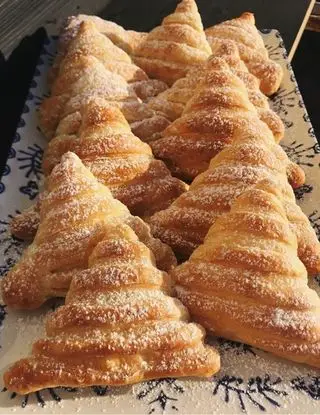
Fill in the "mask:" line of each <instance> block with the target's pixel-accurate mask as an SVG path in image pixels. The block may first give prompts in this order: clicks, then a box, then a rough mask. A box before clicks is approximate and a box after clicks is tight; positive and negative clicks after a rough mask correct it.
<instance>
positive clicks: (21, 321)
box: [0, 30, 320, 414]
mask: <svg viewBox="0 0 320 415" xmlns="http://www.w3.org/2000/svg"><path fill="white" fill-rule="evenodd" d="M263 36H264V39H265V42H266V45H267V47H268V50H269V53H270V56H271V58H273V59H275V60H277V61H278V62H280V63H281V65H282V66H283V69H284V74H285V75H284V80H283V83H282V85H281V88H280V90H279V91H278V93H277V94H276V95H275V96H274V97H273V98H272V101H271V105H272V107H273V108H274V110H275V111H276V112H277V113H278V114H279V115H280V117H281V118H282V119H283V121H284V123H285V125H286V128H287V130H286V136H285V139H284V140H283V141H282V146H283V147H284V149H285V150H286V152H287V153H288V155H289V156H290V158H291V159H292V160H294V161H295V162H297V163H298V164H300V165H301V166H302V167H303V168H304V169H305V172H306V184H305V185H304V186H302V187H301V188H300V189H298V191H297V192H296V196H297V199H298V203H299V204H300V205H301V206H302V208H303V210H304V212H305V213H306V214H307V215H308V216H309V219H310V221H311V223H312V225H313V226H314V228H315V229H316V232H317V233H318V235H319V236H320V208H318V203H319V201H320V189H319V186H320V173H319V165H320V146H319V144H318V143H317V141H316V138H315V136H314V133H313V129H312V126H311V124H310V121H309V117H308V114H307V112H306V109H305V107H304V104H303V100H302V98H301V95H300V92H299V89H298V86H297V83H296V81H295V78H294V74H293V72H292V69H291V67H290V64H289V63H288V61H287V56H286V51H285V49H284V46H283V42H282V39H281V37H280V35H279V33H278V32H277V31H275V30H272V31H264V34H263ZM55 44H56V38H55V37H51V38H50V39H48V41H47V43H46V45H45V48H44V50H43V52H42V54H41V56H40V60H39V63H38V66H37V69H36V72H35V75H34V79H33V81H32V84H31V88H30V92H29V94H28V97H27V101H26V103H25V106H24V109H23V113H22V116H21V119H20V122H19V126H18V129H17V132H16V134H15V137H14V141H13V145H12V148H11V151H10V154H9V158H8V161H7V165H6V168H5V173H4V176H3V178H2V182H1V183H0V198H1V199H0V275H4V274H5V273H6V272H7V271H8V270H9V269H10V268H11V267H12V266H13V264H14V263H15V262H16V261H17V260H18V258H19V256H20V255H21V252H22V250H23V247H24V243H23V242H21V241H19V240H18V239H15V238H12V237H11V235H10V233H9V232H8V225H9V222H10V219H11V217H12V216H13V215H15V214H16V213H17V212H19V211H21V210H22V209H24V208H25V207H27V206H29V205H30V204H31V203H33V202H34V200H35V198H36V197H37V195H38V193H39V188H40V187H41V180H42V177H43V174H42V171H41V158H42V154H43V149H44V148H45V146H46V140H45V138H44V137H43V136H42V134H41V133H40V132H39V129H38V127H37V115H36V112H37V108H38V106H39V104H40V102H41V99H42V97H43V96H44V95H45V94H46V92H47V91H46V75H47V70H48V67H49V66H50V64H51V63H52V59H53V55H54V50H55ZM310 285H312V287H313V288H315V289H316V290H317V291H318V292H319V293H320V279H318V280H317V279H313V280H312V281H311V280H310ZM57 305H58V301H52V302H51V303H50V304H48V305H46V306H45V307H43V308H42V309H40V310H38V311H36V312H32V313H31V312H28V313H17V312H12V311H8V310H7V309H6V307H5V306H3V305H0V371H1V373H2V372H3V370H4V369H5V368H6V367H7V366H8V365H9V364H10V363H12V362H13V361H14V360H16V359H18V358H20V357H22V356H25V355H26V354H27V353H28V349H30V347H31V344H32V342H33V341H34V340H35V339H36V338H39V336H41V334H42V331H43V320H44V318H45V315H46V313H48V312H50V310H53V309H54V308H55V307H57ZM208 341H209V342H210V343H212V344H214V345H216V347H217V348H218V349H219V351H220V353H221V360H222V365H221V370H220V372H219V373H218V374H217V375H216V376H214V377H213V378H212V379H209V380H192V379H186V380H175V379H165V380H155V381H149V382H145V383H142V384H138V385H134V386H131V387H123V388H118V389H113V388H108V387H101V386H96V387H92V388H89V389H88V390H85V391H84V390H78V389H73V388H60V389H46V390H44V391H41V392H38V393H35V394H31V395H29V396H25V397H19V396H16V395H15V394H11V393H9V392H8V391H6V390H3V391H2V392H0V413H5V414H8V413H11V412H14V413H19V414H20V413H21V414H29V413H39V414H51V413H53V414H68V413H81V414H94V413H142V414H151V413H154V414H156V413H163V412H165V413H177V412H180V413H201V414H203V413H211V414H212V413H217V414H228V413H229V414H231V413H239V412H242V411H243V412H247V413H260V412H261V413H262V412H265V413H273V414H274V413H281V414H284V413H288V414H289V413H290V414H293V413H296V414H297V413H299V414H302V413H304V414H307V413H319V403H320V373H319V371H317V370H314V369H312V368H308V367H305V366H302V365H298V364H294V363H290V362H287V361H285V360H281V359H278V358H276V357H273V356H272V355H270V354H269V353H265V352H262V351H260V350H256V349H254V348H252V347H250V346H246V345H243V344H240V343H235V342H231V341H226V340H223V339H213V338H209V339H208ZM1 382H2V380H0V383H1Z"/></svg>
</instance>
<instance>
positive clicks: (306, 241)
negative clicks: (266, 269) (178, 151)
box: [150, 135, 320, 274]
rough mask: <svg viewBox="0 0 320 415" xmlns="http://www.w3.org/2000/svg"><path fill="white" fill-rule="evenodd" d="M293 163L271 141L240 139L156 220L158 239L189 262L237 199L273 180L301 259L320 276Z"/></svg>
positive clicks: (319, 248)
mask: <svg viewBox="0 0 320 415" xmlns="http://www.w3.org/2000/svg"><path fill="white" fill-rule="evenodd" d="M289 163H290V162H289V160H288V157H287V155H286V154H285V152H284V151H283V150H282V148H281V147H280V146H279V145H278V144H276V143H274V142H272V141H271V140H268V139H266V140H265V139H263V137H260V138H258V137H256V136H250V135H248V136H243V137H242V136H240V137H239V138H238V139H237V140H236V141H235V142H234V143H233V144H232V145H230V146H229V147H227V148H225V149H224V150H222V151H221V153H219V154H218V155H217V156H216V157H214V158H213V159H212V161H211V163H210V166H209V168H208V170H206V171H205V172H204V173H202V174H200V175H199V176H197V177H196V179H195V180H194V181H193V182H192V184H191V185H190V187H189V190H188V191H187V192H186V193H185V194H184V195H181V196H180V197H179V198H178V199H176V200H175V202H174V203H173V204H172V205H171V206H170V207H169V208H167V209H166V210H164V211H161V212H158V213H156V214H155V215H153V216H152V218H151V219H150V225H151V229H152V232H153V234H154V235H155V236H157V237H159V238H160V239H161V240H162V241H163V242H165V243H167V244H169V245H170V246H171V247H172V248H173V250H174V251H175V252H176V254H177V256H178V257H179V258H188V257H189V255H190V254H191V253H192V252H193V250H194V249H195V248H196V247H197V246H199V245H200V244H201V243H202V242H203V240H204V238H205V235H206V234H207V232H208V230H209V228H210V226H211V225H212V224H213V223H214V222H215V221H216V220H217V218H219V217H220V216H221V215H222V214H224V213H226V212H228V211H229V209H230V206H231V205H232V202H233V201H234V199H235V198H236V197H237V196H239V195H240V194H241V193H243V192H244V191H245V190H247V189H249V188H251V187H252V186H253V185H255V184H257V183H259V182H260V181H261V180H264V179H268V180H270V181H271V180H273V181H274V186H275V187H278V188H279V189H281V191H282V196H283V203H284V205H285V209H286V213H287V216H288V219H289V222H290V225H291V227H292V229H293V230H294V232H295V234H296V236H297V239H298V247H299V251H298V253H299V258H300V259H301V261H302V262H303V263H304V264H305V266H306V267H307V269H308V272H309V273H310V274H316V273H318V272H320V244H319V242H318V240H317V236H316V234H315V231H314V230H313V228H312V226H311V224H310V223H309V220H308V218H307V217H306V216H305V215H304V214H303V212H302V211H301V209H300V208H299V207H298V205H297V204H296V201H295V196H294V193H293V191H292V188H291V186H290V185H289V183H288V182H287V175H286V166H288V165H289V166H290V164H289Z"/></svg>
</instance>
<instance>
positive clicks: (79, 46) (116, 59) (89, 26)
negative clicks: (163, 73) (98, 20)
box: [59, 20, 167, 100]
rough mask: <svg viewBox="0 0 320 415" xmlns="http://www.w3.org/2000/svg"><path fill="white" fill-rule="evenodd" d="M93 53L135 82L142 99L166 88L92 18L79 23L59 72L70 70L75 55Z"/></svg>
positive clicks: (146, 98) (126, 78)
mask: <svg viewBox="0 0 320 415" xmlns="http://www.w3.org/2000/svg"><path fill="white" fill-rule="evenodd" d="M90 55H91V56H94V57H95V58H97V59H98V60H100V61H101V62H102V63H103V65H104V66H105V68H106V69H107V70H108V71H110V72H112V73H116V74H118V75H120V76H122V77H123V78H124V79H125V81H127V82H128V83H129V84H131V85H132V87H133V89H134V91H135V92H136V94H137V95H138V97H139V98H141V99H142V100H148V99H149V98H150V97H152V96H154V95H157V94H158V93H159V92H162V91H164V90H165V89H167V85H166V84H165V83H164V82H162V81H159V80H156V79H149V77H148V75H147V74H146V73H145V72H144V71H143V70H142V69H141V68H139V67H138V66H137V65H135V64H134V63H133V62H132V60H131V58H130V56H129V55H128V54H127V53H126V52H125V51H123V50H122V49H120V48H119V47H118V46H116V45H114V44H113V43H112V42H111V40H110V39H109V38H108V37H106V36H105V35H103V34H102V33H100V32H99V30H98V28H97V27H96V25H95V23H94V22H93V21H91V20H86V21H84V22H82V23H81V24H80V25H79V28H78V30H77V33H76V36H75V37H74V39H73V40H72V41H71V43H70V45H69V47H68V53H67V54H66V56H65V57H64V59H63V60H62V61H61V63H60V67H59V72H64V71H67V70H68V69H67V68H68V64H69V63H71V65H72V64H73V61H74V60H75V58H77V57H79V56H90Z"/></svg>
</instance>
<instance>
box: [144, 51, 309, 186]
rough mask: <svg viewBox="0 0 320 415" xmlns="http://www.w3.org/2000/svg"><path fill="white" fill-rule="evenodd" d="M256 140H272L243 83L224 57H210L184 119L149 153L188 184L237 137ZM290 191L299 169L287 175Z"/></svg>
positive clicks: (301, 178)
mask: <svg viewBox="0 0 320 415" xmlns="http://www.w3.org/2000/svg"><path fill="white" fill-rule="evenodd" d="M248 135H256V136H263V137H264V138H268V139H269V140H271V141H274V136H273V134H272V133H271V130H270V129H269V128H268V126H267V124H266V123H264V122H262V121H261V119H260V118H259V113H258V111H257V108H256V107H255V106H254V105H253V104H252V103H251V102H250V100H249V96H248V91H247V88H246V86H245V84H244V82H243V81H242V80H241V79H240V78H239V77H238V76H237V75H235V74H234V73H233V72H232V71H231V70H230V68H229V66H228V64H227V63H226V62H225V60H224V59H222V58H218V57H217V58H216V57H211V58H210V59H209V60H208V63H207V71H206V75H205V77H204V79H203V81H202V83H200V85H199V87H198V88H197V90H196V92H195V94H194V95H193V97H192V98H191V99H190V100H189V101H188V103H187V105H186V107H185V109H184V111H183V114H182V116H181V117H180V118H178V119H176V120H175V121H174V122H173V123H172V124H170V125H169V126H168V127H167V128H166V129H165V131H164V132H163V133H162V137H161V138H160V139H158V140H155V141H154V142H153V143H152V144H151V147H152V150H153V152H154V154H155V156H156V157H158V158H160V159H162V160H164V161H165V162H166V164H167V165H168V167H169V168H170V170H171V171H172V172H173V174H175V175H176V176H178V177H180V178H182V179H184V180H192V179H194V178H195V177H196V176H197V175H198V174H200V173H201V172H203V171H205V170H206V169H207V168H208V165H209V162H210V160H211V159H212V157H214V156H215V155H216V154H218V153H219V152H220V151H221V150H222V149H223V148H224V147H225V146H227V145H228V144H231V143H232V142H233V141H234V140H235V139H237V137H238V136H242V137H245V136H248ZM288 175H289V180H290V181H291V182H292V184H293V186H294V187H297V186H299V185H301V184H303V182H304V175H303V172H302V171H301V169H300V168H299V167H298V166H295V167H294V169H293V170H292V171H291V169H290V170H288Z"/></svg>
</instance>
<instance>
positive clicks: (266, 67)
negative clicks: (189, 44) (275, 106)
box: [205, 12, 283, 95]
mask: <svg viewBox="0 0 320 415" xmlns="http://www.w3.org/2000/svg"><path fill="white" fill-rule="evenodd" d="M205 32H206V36H207V39H208V42H209V44H210V45H211V44H214V43H215V41H216V39H217V38H218V39H220V40H222V41H224V40H226V41H230V40H231V41H232V42H234V43H235V44H236V45H237V47H238V49H239V54H240V56H241V59H242V60H243V62H244V63H245V64H246V66H247V68H248V69H249V71H250V72H251V73H252V74H253V75H255V76H256V77H257V78H258V79H259V80H260V81H261V82H260V88H261V91H262V92H263V93H264V94H266V95H272V94H274V93H275V92H276V91H277V90H278V89H279V87H280V84H281V81H282V77H283V71H282V68H281V66H280V65H279V64H278V63H276V62H274V61H273V60H271V59H270V58H269V55H268V51H267V49H266V47H265V45H264V43H263V40H262V37H261V35H260V33H259V31H258V30H257V28H256V26H255V18H254V15H253V14H252V13H248V12H246V13H243V14H242V15H241V16H240V17H237V18H235V19H232V20H227V21H225V22H222V23H219V24H217V25H215V26H212V27H209V28H208V29H206V31H205Z"/></svg>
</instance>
